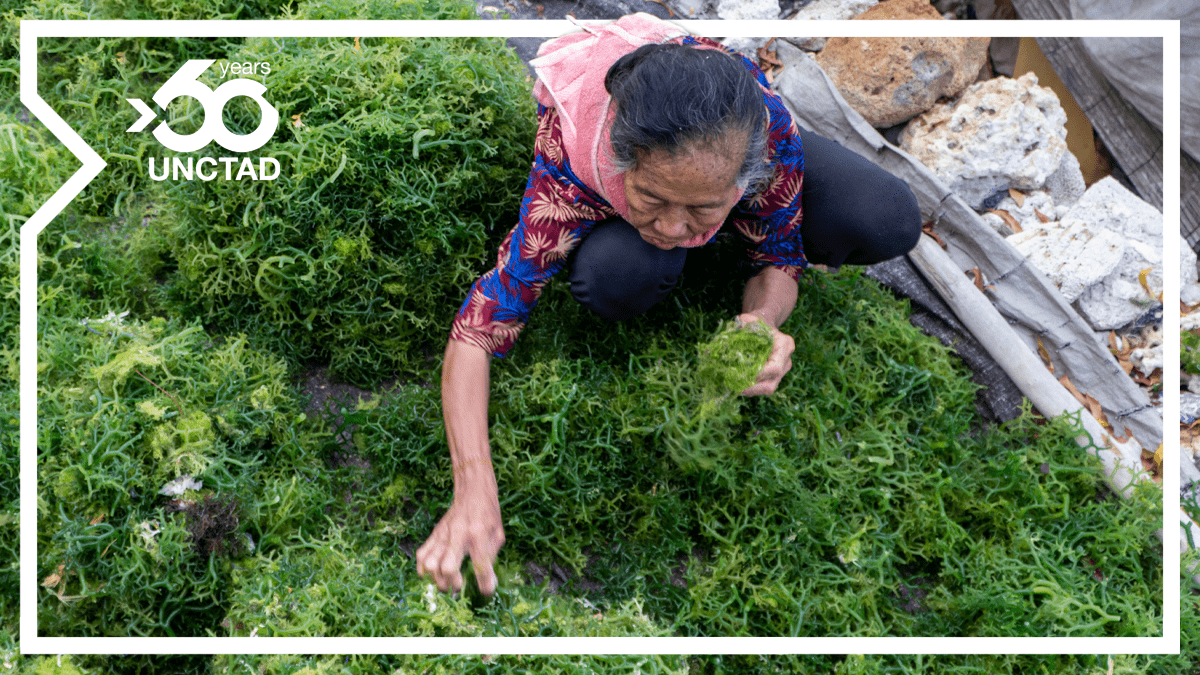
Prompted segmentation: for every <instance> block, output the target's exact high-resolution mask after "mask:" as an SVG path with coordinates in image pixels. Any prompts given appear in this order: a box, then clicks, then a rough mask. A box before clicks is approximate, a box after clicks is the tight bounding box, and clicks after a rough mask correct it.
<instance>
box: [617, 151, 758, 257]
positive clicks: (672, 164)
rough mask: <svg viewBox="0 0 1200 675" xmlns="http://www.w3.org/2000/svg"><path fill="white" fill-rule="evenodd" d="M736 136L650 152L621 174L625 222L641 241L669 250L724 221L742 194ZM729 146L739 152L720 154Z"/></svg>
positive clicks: (739, 158)
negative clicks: (673, 151)
mask: <svg viewBox="0 0 1200 675" xmlns="http://www.w3.org/2000/svg"><path fill="white" fill-rule="evenodd" d="M738 140H740V139H734V140H732V141H727V142H725V143H718V144H714V145H713V146H708V147H705V148H691V149H686V148H685V149H683V150H682V151H680V152H679V153H678V154H677V155H675V156H671V154H670V153H668V152H666V151H661V150H659V151H653V152H650V153H648V154H646V155H643V156H642V157H641V159H640V160H639V161H638V164H637V166H636V167H635V168H633V169H631V170H629V171H626V172H625V199H626V201H627V202H628V204H629V222H630V224H631V225H633V226H634V227H635V228H636V229H637V231H638V233H639V234H641V235H642V239H644V240H646V242H648V243H650V244H652V245H654V246H656V247H658V248H660V249H663V250H669V249H672V248H675V247H676V246H678V245H679V244H681V243H683V242H685V241H687V240H689V239H691V238H693V237H695V236H697V235H700V234H703V233H705V232H707V231H709V230H711V229H712V228H714V227H716V226H717V225H720V224H721V223H722V222H723V221H724V220H725V217H726V216H728V215H729V211H730V210H731V209H733V206H734V204H736V203H737V200H738V198H739V197H740V195H741V190H739V189H738V187H737V172H738V169H739V168H740V167H741V156H743V155H744V144H740V143H739V142H738ZM730 145H732V146H734V148H735V149H736V148H737V147H738V146H739V145H741V147H742V150H743V152H742V153H741V154H738V153H737V152H723V151H724V150H727V149H729V148H728V147H727V146H730ZM722 146H726V147H722Z"/></svg>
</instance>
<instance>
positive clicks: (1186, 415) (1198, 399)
mask: <svg viewBox="0 0 1200 675" xmlns="http://www.w3.org/2000/svg"><path fill="white" fill-rule="evenodd" d="M1197 419H1200V394H1192V393H1180V394H1179V422H1180V423H1181V424H1191V423H1192V422H1195V421H1196V420H1197Z"/></svg>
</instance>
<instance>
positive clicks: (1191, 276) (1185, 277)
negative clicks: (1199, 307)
mask: <svg viewBox="0 0 1200 675" xmlns="http://www.w3.org/2000/svg"><path fill="white" fill-rule="evenodd" d="M1197 276H1200V275H1198V274H1197V269H1196V252H1195V251H1193V250H1192V247H1191V246H1188V243H1187V240H1186V239H1184V238H1183V235H1179V299H1180V300H1182V301H1183V302H1184V304H1187V305H1194V304H1196V303H1200V280H1198V279H1197Z"/></svg>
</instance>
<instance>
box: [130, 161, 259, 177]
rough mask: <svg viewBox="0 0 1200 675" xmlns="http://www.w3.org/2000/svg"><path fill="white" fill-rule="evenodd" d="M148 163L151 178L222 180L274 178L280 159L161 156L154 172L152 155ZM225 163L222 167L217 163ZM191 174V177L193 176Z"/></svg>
mask: <svg viewBox="0 0 1200 675" xmlns="http://www.w3.org/2000/svg"><path fill="white" fill-rule="evenodd" d="M149 163H150V178H152V179H153V180H166V179H167V178H171V179H172V180H195V178H199V179H200V180H205V181H208V180H215V179H217V178H224V179H225V180H242V179H244V178H249V179H250V180H275V179H276V178H278V177H279V161H278V160H276V159H274V158H272V157H259V158H258V166H257V167H255V165H254V159H253V158H251V157H243V158H241V160H240V162H239V160H238V158H237V157H201V158H200V159H196V158H194V157H185V158H179V157H173V158H168V157H162V158H161V165H160V169H159V173H155V170H154V167H155V158H154V157H151V158H150V159H149ZM219 164H223V165H225V168H224V171H222V170H221V168H220V167H219V166H218V165H219ZM235 164H237V173H236V174H235V173H234V169H233V167H234V165H235ZM193 176H194V178H193Z"/></svg>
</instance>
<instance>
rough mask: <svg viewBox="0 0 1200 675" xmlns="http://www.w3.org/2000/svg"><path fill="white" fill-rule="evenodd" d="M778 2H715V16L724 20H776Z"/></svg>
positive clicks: (767, 0)
mask: <svg viewBox="0 0 1200 675" xmlns="http://www.w3.org/2000/svg"><path fill="white" fill-rule="evenodd" d="M779 11H780V10H779V0H717V16H719V17H721V18H722V19H725V20H737V19H778V18H779Z"/></svg>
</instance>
